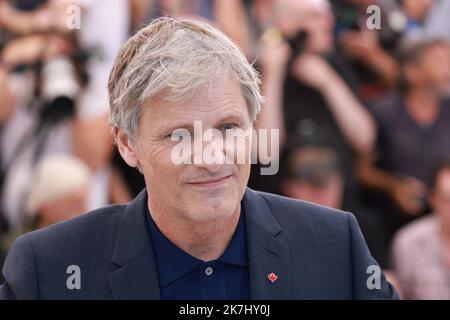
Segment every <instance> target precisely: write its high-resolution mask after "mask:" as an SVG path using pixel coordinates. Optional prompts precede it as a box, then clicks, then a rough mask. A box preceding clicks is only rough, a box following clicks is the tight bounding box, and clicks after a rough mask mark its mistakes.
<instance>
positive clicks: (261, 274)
mask: <svg viewBox="0 0 450 320" xmlns="http://www.w3.org/2000/svg"><path fill="white" fill-rule="evenodd" d="M146 192H147V191H146V190H143V191H142V192H141V193H140V194H139V195H138V196H137V197H136V199H135V200H133V201H132V202H131V203H130V204H129V205H128V206H127V207H126V208H125V210H124V212H123V214H122V217H121V220H120V222H119V229H118V234H117V238H116V243H115V245H114V250H113V255H112V262H113V263H114V264H116V265H117V266H118V267H119V268H118V269H117V270H115V271H113V272H112V273H111V274H109V276H108V281H109V285H110V288H111V292H112V296H113V298H114V299H161V295H160V288H159V281H158V275H157V269H156V264H155V258H154V254H153V249H152V246H151V240H150V236H149V232H148V229H147V225H146V221H145V217H144V210H145V206H146V205H147V193H146ZM243 205H244V210H245V219H246V229H247V230H246V231H247V246H248V259H249V272H250V292H251V298H252V299H289V298H290V296H291V281H290V274H289V269H290V268H289V246H288V245H287V244H286V243H285V242H283V241H281V240H279V239H277V236H278V235H279V234H280V233H281V232H282V229H281V227H280V225H279V224H278V222H277V221H276V219H275V217H274V216H273V214H272V212H271V209H270V207H269V205H268V203H267V202H266V200H265V199H264V198H262V197H261V196H260V195H259V194H258V193H257V192H255V191H253V190H251V189H250V188H247V189H246V192H245V195H244V198H243ZM271 273H273V274H275V275H276V276H277V279H276V280H275V281H273V282H272V281H270V280H269V279H268V275H269V274H271Z"/></svg>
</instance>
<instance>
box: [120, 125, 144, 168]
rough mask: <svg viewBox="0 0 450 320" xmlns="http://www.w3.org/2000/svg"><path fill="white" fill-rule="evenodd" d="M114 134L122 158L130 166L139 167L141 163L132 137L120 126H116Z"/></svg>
mask: <svg viewBox="0 0 450 320" xmlns="http://www.w3.org/2000/svg"><path fill="white" fill-rule="evenodd" d="M114 135H115V138H116V142H117V148H118V149H119V152H120V155H121V156H122V159H123V160H124V161H125V162H126V163H127V164H128V165H129V166H130V167H133V168H135V167H137V166H138V165H139V159H138V156H137V153H136V146H135V144H134V143H133V141H132V139H131V138H130V137H129V135H128V134H127V133H125V132H124V131H123V130H122V129H120V128H114Z"/></svg>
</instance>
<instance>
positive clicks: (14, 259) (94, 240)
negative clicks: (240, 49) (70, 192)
mask: <svg viewBox="0 0 450 320" xmlns="http://www.w3.org/2000/svg"><path fill="white" fill-rule="evenodd" d="M242 201H243V205H244V206H245V207H244V208H245V218H246V232H247V240H248V258H249V273H250V291H251V297H252V299H391V298H396V297H397V295H396V293H395V290H393V288H392V287H391V285H390V284H389V283H388V282H387V281H386V280H385V278H384V275H383V274H382V273H381V277H380V278H379V282H378V284H379V286H378V285H377V281H376V280H374V278H373V276H374V274H375V273H376V271H373V270H376V268H377V267H376V266H377V263H376V262H375V260H374V259H373V258H372V257H371V255H370V252H369V250H368V248H367V246H366V243H365V241H364V238H363V236H362V234H361V231H360V229H359V227H358V223H357V222H356V220H355V218H354V217H353V215H352V214H350V213H346V212H342V211H338V210H333V209H329V208H325V207H321V206H318V205H314V204H311V203H308V202H302V201H297V200H292V199H288V198H284V197H280V196H276V195H273V194H268V193H261V192H256V191H253V190H251V189H249V188H247V190H246V192H245V195H244V198H243V200H242ZM146 205H147V193H146V191H145V190H144V191H143V192H142V193H141V194H140V195H138V196H137V197H136V199H135V200H133V201H132V202H130V203H129V204H128V205H113V206H109V207H105V208H101V209H98V210H95V211H93V212H90V213H87V214H85V215H82V216H80V217H77V218H75V219H72V220H69V221H66V222H62V223H59V224H56V225H53V226H50V227H48V228H45V229H42V230H38V231H35V232H31V233H28V234H25V235H23V236H21V237H19V238H18V239H17V240H16V241H15V242H14V244H13V245H12V247H11V249H10V250H9V254H8V256H7V259H6V262H5V265H4V268H3V275H4V277H5V283H4V284H3V285H2V286H1V287H0V298H1V299H159V298H160V289H159V282H158V274H157V271H156V266H155V260H154V256H153V252H152V245H151V240H150V236H149V232H148V229H147V226H146V222H145V216H144V214H143V212H145V211H144V208H145V207H144V206H146ZM71 265H76V266H78V267H79V268H80V269H79V270H80V273H79V276H80V277H79V279H80V282H79V284H80V288H79V289H77V288H73V289H69V288H68V286H67V279H68V278H69V277H70V276H71V275H72V273H70V272H69V273H67V268H68V267H69V266H71ZM371 266H372V267H371ZM368 268H369V269H368ZM371 268H374V269H371ZM270 273H274V274H276V275H277V276H278V278H277V280H276V281H274V282H271V281H269V279H268V275H269V274H270ZM371 276H372V278H371ZM376 276H377V274H375V277H376ZM368 283H369V285H368ZM370 284H372V285H370ZM374 286H375V287H374Z"/></svg>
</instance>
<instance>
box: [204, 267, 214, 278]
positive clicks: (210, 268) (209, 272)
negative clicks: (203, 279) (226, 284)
mask: <svg viewBox="0 0 450 320" xmlns="http://www.w3.org/2000/svg"><path fill="white" fill-rule="evenodd" d="M213 272H214V269H213V268H212V267H207V268H206V269H205V274H206V275H207V276H210V275H212V274H213Z"/></svg>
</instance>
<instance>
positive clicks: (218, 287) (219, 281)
mask: <svg viewBox="0 0 450 320" xmlns="http://www.w3.org/2000/svg"><path fill="white" fill-rule="evenodd" d="M243 216H244V210H243V207H242V210H241V216H240V218H239V222H238V225H237V228H236V231H235V233H234V235H233V237H232V239H231V241H230V243H229V245H228V247H227V248H226V250H225V252H224V253H223V254H222V255H221V256H220V257H219V258H218V259H217V260H213V261H208V262H205V261H202V260H200V259H197V258H195V257H193V256H191V255H190V254H188V253H186V252H184V251H183V250H181V249H180V248H178V247H177V246H175V245H174V244H173V243H172V242H171V241H170V240H169V239H167V238H166V237H165V236H164V235H163V234H162V233H161V231H160V230H159V228H158V227H157V226H156V224H155V222H154V221H153V219H152V217H151V215H150V213H149V211H148V208H147V210H146V217H147V222H148V226H149V230H150V235H151V239H152V245H153V251H154V254H155V260H156V267H157V271H158V278H159V287H160V290H161V298H162V299H163V300H180V299H184V300H201V299H206V300H241V299H250V281H249V273H248V259H247V241H246V233H245V221H244V217H243Z"/></svg>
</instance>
